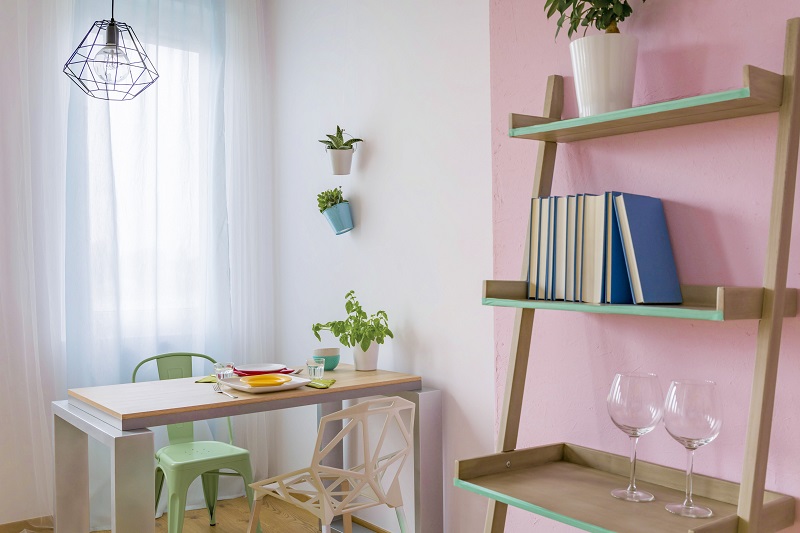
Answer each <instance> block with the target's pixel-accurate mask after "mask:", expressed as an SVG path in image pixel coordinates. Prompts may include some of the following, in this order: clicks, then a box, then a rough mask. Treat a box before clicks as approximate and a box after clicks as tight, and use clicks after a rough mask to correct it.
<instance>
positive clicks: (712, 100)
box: [508, 87, 777, 137]
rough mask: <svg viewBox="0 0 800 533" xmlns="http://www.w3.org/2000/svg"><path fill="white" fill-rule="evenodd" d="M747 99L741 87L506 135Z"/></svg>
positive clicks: (529, 127) (567, 120)
mask: <svg viewBox="0 0 800 533" xmlns="http://www.w3.org/2000/svg"><path fill="white" fill-rule="evenodd" d="M749 97H750V88H749V87H743V88H741V89H732V90H730V91H722V92H718V93H711V94H701V95H700V96H691V97H689V98H681V99H679V100H670V101H668V102H659V103H657V104H648V105H643V106H639V107H631V108H629V109H622V110H620V111H611V112H610V113H602V114H600V115H592V116H590V117H579V118H569V119H566V120H558V121H555V122H548V123H547V124H539V125H538V126H526V127H524V128H513V129H510V130H508V135H509V137H520V136H522V135H529V134H532V133H545V132H548V131H557V130H566V129H569V128H575V127H578V126H589V125H591V124H600V123H602V122H612V121H615V120H621V119H625V118H633V117H641V116H645V115H653V114H655V113H663V112H665V111H674V110H676V109H688V108H691V107H699V106H703V105H708V104H716V103H719V102H727V101H729V100H738V99H743V98H749ZM754 105H755V104H754ZM776 110H777V108H776Z"/></svg>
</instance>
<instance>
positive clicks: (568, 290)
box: [564, 195, 577, 302]
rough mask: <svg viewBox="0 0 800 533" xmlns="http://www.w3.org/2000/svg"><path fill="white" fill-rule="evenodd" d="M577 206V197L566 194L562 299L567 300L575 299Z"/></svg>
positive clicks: (572, 300)
mask: <svg viewBox="0 0 800 533" xmlns="http://www.w3.org/2000/svg"><path fill="white" fill-rule="evenodd" d="M576 207H577V197H576V196H575V195H571V196H567V228H566V230H567V235H566V237H567V242H566V245H567V246H566V257H565V263H566V265H565V277H566V279H565V280H564V300H565V301H567V302H574V301H575V237H576V231H575V224H576V222H577V216H576V213H575V210H576Z"/></svg>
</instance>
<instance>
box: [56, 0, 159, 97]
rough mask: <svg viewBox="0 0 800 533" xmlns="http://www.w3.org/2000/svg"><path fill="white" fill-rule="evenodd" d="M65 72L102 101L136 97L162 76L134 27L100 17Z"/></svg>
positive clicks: (73, 55)
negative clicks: (159, 75) (159, 74)
mask: <svg viewBox="0 0 800 533" xmlns="http://www.w3.org/2000/svg"><path fill="white" fill-rule="evenodd" d="M64 74H66V75H67V76H69V78H70V79H71V80H72V81H73V82H75V84H76V85H77V86H78V87H80V88H81V90H82V91H83V92H85V93H86V94H88V95H89V96H92V97H94V98H100V99H101V100H132V99H133V98H136V96H138V95H139V93H141V92H142V91H144V90H145V89H147V88H148V87H149V86H151V85H152V84H153V83H155V81H156V80H157V79H158V72H156V68H155V67H154V66H153V62H152V61H150V58H149V57H147V53H146V52H145V51H144V47H143V46H142V43H141V42H140V41H139V39H138V38H137V37H136V33H134V31H133V28H131V27H130V26H128V25H127V24H125V23H124V22H117V21H116V20H114V1H113V0H112V2H111V20H98V21H96V22H95V23H94V24H92V27H91V28H90V29H89V31H88V33H87V34H86V36H85V37H84V38H83V41H81V44H79V45H78V47H77V48H76V49H75V51H74V52H73V53H72V56H70V58H69V60H68V61H67V63H66V64H65V65H64Z"/></svg>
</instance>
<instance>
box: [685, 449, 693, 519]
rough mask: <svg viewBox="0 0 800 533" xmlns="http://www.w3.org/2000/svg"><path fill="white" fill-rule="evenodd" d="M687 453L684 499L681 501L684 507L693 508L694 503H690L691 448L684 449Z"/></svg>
mask: <svg viewBox="0 0 800 533" xmlns="http://www.w3.org/2000/svg"><path fill="white" fill-rule="evenodd" d="M686 451H687V452H689V453H688V457H687V460H686V499H685V500H684V501H683V506H684V507H694V502H693V501H692V470H693V468H694V450H693V449H692V448H686Z"/></svg>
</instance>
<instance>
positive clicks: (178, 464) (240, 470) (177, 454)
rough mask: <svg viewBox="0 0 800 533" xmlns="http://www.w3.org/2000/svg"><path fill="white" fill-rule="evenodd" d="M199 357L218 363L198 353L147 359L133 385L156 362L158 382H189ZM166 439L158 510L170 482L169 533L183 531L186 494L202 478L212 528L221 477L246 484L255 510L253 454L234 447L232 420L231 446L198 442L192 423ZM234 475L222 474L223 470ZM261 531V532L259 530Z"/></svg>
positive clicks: (173, 428) (159, 455) (175, 427)
mask: <svg viewBox="0 0 800 533" xmlns="http://www.w3.org/2000/svg"><path fill="white" fill-rule="evenodd" d="M195 357H199V358H202V359H207V360H208V361H211V362H212V363H215V362H216V361H214V360H213V359H212V358H211V357H209V356H207V355H203V354H199V353H167V354H162V355H156V356H154V357H148V358H147V359H145V360H144V361H142V362H140V363H139V364H138V365H136V368H134V369H133V376H132V378H131V381H133V382H134V383H135V382H136V373H137V372H138V370H139V368H140V367H141V366H142V365H143V364H145V363H147V362H149V361H155V362H156V364H157V366H158V378H159V379H162V380H163V379H176V378H187V377H191V375H192V359H193V358H195ZM167 436H168V437H169V442H170V444H169V445H168V446H164V447H163V448H161V449H160V450H158V451H157V452H156V461H157V463H158V464H157V465H156V508H157V507H158V500H159V499H160V498H161V490H162V488H163V486H164V481H165V480H166V482H167V490H168V491H169V492H168V508H167V513H168V520H169V533H179V532H180V531H182V530H183V513H184V512H185V509H186V493H187V491H188V490H189V485H191V484H192V481H194V480H195V479H196V478H197V477H198V476H202V482H203V495H204V496H205V500H206V507H208V514H209V517H210V521H209V524H211V525H212V526H213V525H216V523H217V522H216V505H217V491H218V488H219V476H240V477H241V478H242V479H243V480H244V486H245V490H246V492H247V501H248V504H249V505H250V508H251V509H252V507H253V489H252V488H251V487H250V484H251V483H252V482H253V473H252V471H251V468H250V452H249V451H247V450H245V449H243V448H239V447H237V446H234V445H233V431H232V429H231V420H230V418H228V443H225V442H218V441H195V440H194V426H193V423H192V422H185V423H181V424H169V425H168V426H167ZM223 468H224V469H226V470H232V471H233V472H222V471H221V469H223ZM259 531H260V529H259Z"/></svg>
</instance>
